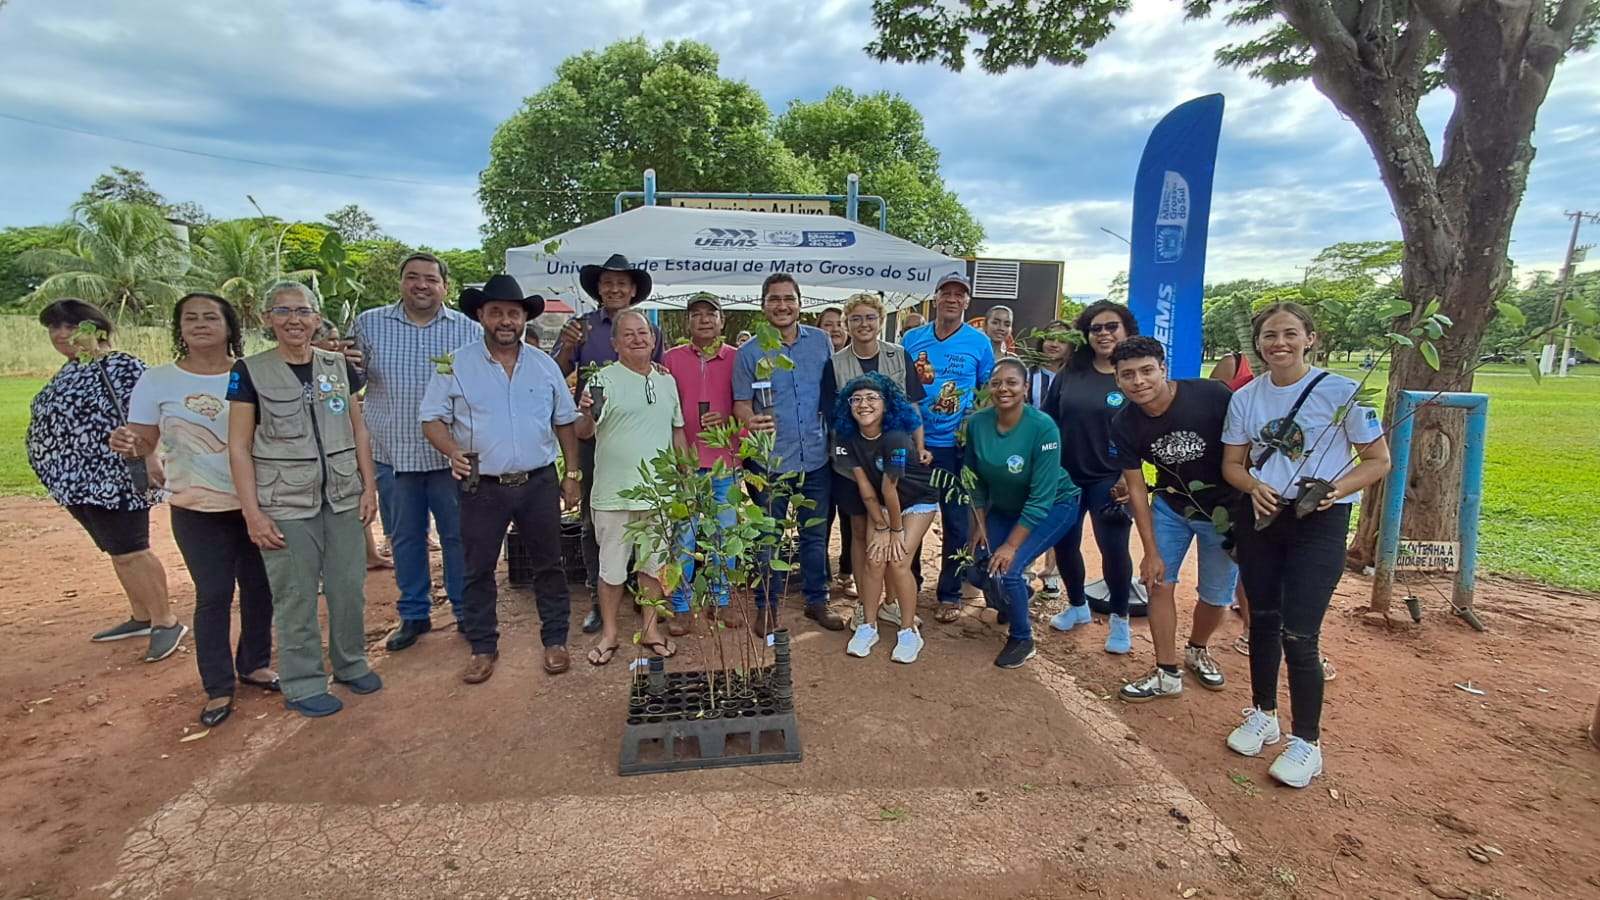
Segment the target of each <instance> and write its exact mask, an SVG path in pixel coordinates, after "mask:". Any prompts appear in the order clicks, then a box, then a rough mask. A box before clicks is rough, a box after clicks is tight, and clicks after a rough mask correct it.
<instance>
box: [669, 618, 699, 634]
mask: <svg viewBox="0 0 1600 900" xmlns="http://www.w3.org/2000/svg"><path fill="white" fill-rule="evenodd" d="M693 630H694V614H693V613H687V612H681V613H674V614H673V616H672V618H670V619H668V620H667V634H670V635H672V636H673V637H683V636H684V635H686V634H688V633H689V632H690V631H693Z"/></svg>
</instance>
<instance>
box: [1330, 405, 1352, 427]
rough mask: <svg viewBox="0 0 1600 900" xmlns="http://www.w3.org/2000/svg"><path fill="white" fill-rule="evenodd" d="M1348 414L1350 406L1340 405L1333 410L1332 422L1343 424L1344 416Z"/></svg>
mask: <svg viewBox="0 0 1600 900" xmlns="http://www.w3.org/2000/svg"><path fill="white" fill-rule="evenodd" d="M1348 415H1350V407H1348V406H1341V407H1339V408H1338V409H1336V410H1334V411H1333V424H1335V425H1343V424H1344V420H1345V417H1346V416H1348Z"/></svg>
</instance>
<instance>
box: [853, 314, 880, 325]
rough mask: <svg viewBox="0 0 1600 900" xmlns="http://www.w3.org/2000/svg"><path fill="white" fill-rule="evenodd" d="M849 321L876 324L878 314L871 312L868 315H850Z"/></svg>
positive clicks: (858, 323)
mask: <svg viewBox="0 0 1600 900" xmlns="http://www.w3.org/2000/svg"><path fill="white" fill-rule="evenodd" d="M849 322H850V324H851V325H876V324H878V314H877V313H873V314H872V315H870V316H851V317H850V319H849Z"/></svg>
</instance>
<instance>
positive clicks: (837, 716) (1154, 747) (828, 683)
mask: <svg viewBox="0 0 1600 900" xmlns="http://www.w3.org/2000/svg"><path fill="white" fill-rule="evenodd" d="M153 524H154V525H155V528H154V531H155V534H154V535H153V539H154V544H155V546H156V547H157V548H158V550H159V552H160V553H161V555H162V556H163V558H164V559H165V560H166V562H167V563H168V566H169V575H170V578H171V581H172V589H173V594H174V597H175V598H179V607H180V609H181V610H187V609H189V608H190V607H191V606H192V599H191V598H192V589H191V587H190V586H189V583H188V581H187V575H186V573H185V572H184V570H183V568H182V566H181V564H180V562H179V560H178V557H177V552H176V549H175V548H174V547H173V546H172V544H171V542H170V537H169V536H168V531H167V528H166V526H165V516H164V514H161V513H158V514H157V515H156V516H155V517H154V519H153ZM0 548H3V550H4V551H5V553H6V555H7V558H9V559H11V560H12V565H10V566H8V567H6V568H5V569H4V570H3V571H0V628H3V629H4V633H7V634H10V635H13V636H15V637H16V638H19V640H18V641H17V645H18V650H19V652H15V653H12V654H8V655H7V656H5V657H4V658H0V700H3V701H4V704H5V705H4V708H3V712H0V809H5V810H7V815H6V816H5V817H4V819H3V820H0V898H7V900H9V898H21V897H37V898H44V897H76V896H120V897H130V898H131V897H147V896H158V895H159V896H162V897H184V896H194V897H202V896H216V895H221V894H244V895H248V896H253V897H264V898H276V897H284V898H287V897H291V896H293V897H302V896H319V895H330V896H331V895H335V894H338V895H343V896H350V897H368V896H370V897H434V896H452V897H498V896H529V897H546V896H548V897H569V896H718V897H724V896H760V897H770V896H784V897H807V896H816V897H824V896H867V895H869V894H870V895H872V896H876V897H891V896H908V897H909V896H917V897H924V896H935V897H938V896H948V897H964V898H968V897H974V896H1027V897H1058V896H1080V895H1084V896H1125V897H1153V896H1171V897H1182V896H1184V893H1185V892H1186V891H1188V890H1189V889H1190V888H1197V889H1198V890H1197V893H1196V894H1195V895H1194V896H1317V895H1321V894H1327V895H1329V896H1363V897H1364V896H1379V897H1386V896H1421V897H1428V896H1442V897H1492V896H1539V897H1556V896H1560V897H1582V896H1600V861H1597V858H1596V857H1595V855H1594V852H1593V848H1594V847H1595V846H1597V845H1600V754H1597V753H1595V752H1594V751H1593V750H1592V749H1590V748H1589V745H1588V744H1587V742H1586V741H1585V740H1584V738H1583V735H1582V727H1583V725H1584V724H1585V723H1586V721H1587V712H1588V709H1589V706H1590V705H1591V704H1592V703H1593V699H1594V691H1595V688H1596V681H1597V679H1596V678H1595V676H1594V675H1593V673H1594V672H1595V671H1597V664H1600V648H1597V645H1596V644H1597V642H1596V641H1595V640H1594V637H1593V636H1594V634H1595V631H1596V626H1597V625H1600V604H1597V603H1596V601H1595V600H1594V599H1593V598H1588V597H1577V596H1571V595H1564V594H1560V593H1557V592H1550V591H1546V590H1543V589H1537V588H1527V587H1524V586H1518V585H1508V584H1501V583H1496V584H1493V585H1486V586H1484V588H1483V589H1481V590H1480V601H1479V602H1480V608H1481V609H1482V610H1483V611H1484V618H1485V619H1486V621H1487V622H1488V624H1489V626H1490V628H1491V632H1490V633H1488V634H1484V635H1478V634H1474V633H1472V632H1471V631H1470V630H1468V629H1467V628H1466V627H1465V625H1464V624H1462V623H1460V622H1459V621H1457V620H1455V619H1453V618H1450V617H1448V616H1447V614H1446V611H1445V609H1444V607H1443V605H1442V603H1440V602H1439V601H1438V599H1437V595H1435V594H1433V593H1432V592H1431V591H1425V592H1423V593H1425V595H1426V598H1432V599H1426V598H1425V602H1426V604H1427V606H1428V617H1427V619H1426V620H1425V621H1424V623H1423V624H1422V625H1421V626H1412V625H1410V623H1409V620H1407V621H1406V624H1405V626H1404V627H1399V626H1398V624H1397V626H1396V629H1395V630H1394V631H1387V630H1384V629H1382V628H1379V627H1375V626H1373V625H1370V624H1363V623H1362V622H1361V620H1360V619H1358V618H1355V617H1352V616H1350V615H1347V614H1344V613H1343V612H1337V613H1335V614H1333V615H1331V616H1330V621H1329V624H1328V628H1327V631H1326V640H1325V646H1326V647H1327V649H1328V652H1329V653H1330V655H1331V656H1332V657H1333V658H1334V660H1335V661H1336V662H1337V664H1338V666H1339V677H1338V680H1336V681H1335V682H1333V683H1332V684H1330V685H1329V695H1328V712H1327V715H1326V718H1325V730H1326V732H1327V739H1326V742H1327V746H1328V750H1327V752H1328V765H1329V775H1328V777H1326V778H1324V779H1322V780H1320V781H1318V782H1317V783H1316V784H1315V785H1314V786H1313V787H1312V788H1311V789H1308V790H1306V791H1301V792H1293V791H1288V790H1286V789H1281V788H1277V787H1275V786H1273V785H1272V783H1271V782H1270V781H1269V780H1268V779H1267V778H1266V775H1265V770H1266V765H1267V761H1268V760H1267V759H1262V760H1247V759H1243V758H1241V757H1237V756H1234V755H1232V754H1230V753H1229V752H1228V751H1227V750H1226V749H1225V748H1224V747H1223V745H1222V739H1223V737H1224V736H1225V735H1226V733H1227V730H1228V729H1229V728H1231V727H1232V725H1233V724H1235V723H1236V721H1237V711H1238V709H1239V707H1241V706H1244V705H1246V704H1247V703H1248V691H1247V689H1246V683H1247V681H1248V676H1247V673H1246V671H1245V660H1244V657H1242V656H1236V655H1234V654H1232V653H1229V652H1221V651H1220V649H1219V659H1220V660H1221V662H1222V664H1223V665H1224V667H1225V670H1226V671H1227V674H1228V676H1229V678H1230V685H1229V687H1228V688H1227V689H1226V690H1225V691H1223V692H1220V693H1217V694H1212V693H1208V692H1205V691H1201V690H1198V689H1194V687H1193V685H1192V684H1191V685H1190V690H1189V691H1188V692H1186V693H1185V695H1184V696H1183V697H1182V698H1180V699H1178V700H1174V701H1162V702H1158V703H1154V704H1148V705H1145V706H1143V707H1127V706H1124V705H1123V704H1121V703H1119V702H1117V701H1115V700H1114V699H1104V698H1105V697H1106V696H1107V695H1109V694H1112V693H1114V692H1115V689H1116V688H1117V687H1119V686H1120V685H1121V683H1122V682H1123V681H1125V680H1127V679H1128V678H1131V677H1133V676H1135V675H1137V674H1140V673H1141V672H1142V671H1144V670H1145V669H1146V668H1148V666H1149V665H1150V664H1151V652H1150V645H1149V642H1148V640H1147V638H1145V637H1144V636H1143V635H1141V634H1140V632H1142V631H1143V627H1142V625H1141V624H1139V623H1136V625H1135V634H1136V641H1135V651H1134V655H1133V657H1132V658H1131V659H1124V658H1117V657H1111V656H1107V655H1106V654H1104V653H1103V652H1101V650H1100V649H1099V645H1100V643H1101V642H1102V641H1103V639H1104V626H1103V625H1101V624H1096V625H1095V626H1092V627H1091V629H1090V630H1089V632H1088V633H1087V634H1084V635H1067V636H1062V635H1045V636H1044V637H1043V641H1042V646H1043V648H1044V649H1043V652H1042V654H1041V657H1040V659H1039V660H1036V662H1035V663H1030V664H1029V666H1028V667H1027V668H1025V669H1024V670H1022V671H1021V672H1002V671H1000V670H996V669H994V668H993V667H992V666H990V665H989V661H990V659H991V658H992V656H993V654H994V652H995V651H996V650H997V648H998V645H999V642H1000V640H1001V638H1000V632H999V631H998V630H997V629H995V628H993V627H992V626H987V625H984V624H982V623H981V622H980V621H979V620H977V619H975V618H966V619H963V621H962V622H961V623H960V624H959V625H957V626H953V627H952V626H940V625H937V624H933V623H931V621H930V623H929V624H928V625H927V626H926V627H925V629H924V633H925V635H926V636H927V638H928V647H927V650H926V651H925V654H926V655H925V657H924V659H923V660H922V661H921V662H919V663H918V664H917V665H915V666H912V667H902V666H895V665H893V664H892V663H890V662H889V661H888V659H887V656H888V650H887V645H885V646H880V648H879V650H880V651H882V652H881V653H879V654H875V655H874V657H873V658H872V659H869V660H865V661H858V660H853V659H848V658H847V657H845V656H844V654H843V653H842V652H841V649H842V644H843V640H844V639H843V637H842V636H840V635H835V634H830V633H823V632H819V631H815V630H812V629H809V628H807V627H805V626H806V625H809V623H805V622H804V621H803V620H801V619H800V618H799V617H798V616H795V615H791V616H790V623H789V624H791V625H792V626H794V627H796V628H797V631H796V639H795V658H796V672H797V677H796V702H797V706H798V707H799V709H800V712H801V718H800V722H801V735H802V741H803V744H804V749H805V761H804V762H803V763H801V764H799V765H793V766H766V767H754V768H743V769H728V770H720V771H711V772H697V773H687V774H680V775H675V776H644V777H636V778H618V777H617V776H616V775H615V771H616V760H617V752H618V747H619V744H620V735H621V731H622V722H621V716H620V702H621V699H620V698H621V693H622V690H623V687H622V685H623V683H624V680H625V679H626V677H627V676H626V674H625V672H624V671H623V669H622V668H621V667H620V666H617V665H615V664H614V665H613V666H612V667H611V668H609V669H604V670H596V669H591V668H590V667H589V666H587V665H584V664H583V663H582V662H581V660H579V661H578V666H577V668H575V670H574V671H573V672H572V673H570V674H568V675H564V676H561V677H559V678H549V677H547V676H545V675H544V674H543V673H542V672H541V671H539V667H538V664H537V660H536V658H535V656H534V647H535V646H536V644H537V640H536V635H535V631H536V629H535V623H534V621H533V619H532V614H531V607H532V602H531V597H530V596H528V595H526V594H521V593H516V594H513V595H510V596H509V598H508V599H507V600H506V601H505V602H504V613H505V623H504V625H503V631H504V634H505V637H504V638H503V643H502V652H503V656H502V663H501V666H500V669H499V670H498V671H497V673H496V675H495V678H494V679H493V680H492V681H491V682H489V683H488V684H486V685H483V686H481V687H468V686H466V685H463V684H461V683H460V682H459V680H458V678H457V673H458V669H459V666H460V665H461V663H462V662H463V660H464V654H465V649H464V647H463V646H462V645H461V644H460V643H459V641H458V640H457V639H456V638H455V637H454V636H453V635H451V634H448V633H435V634H433V635H430V636H429V637H427V638H424V639H423V641H422V643H421V644H419V645H418V646H417V647H416V648H414V649H412V650H409V651H406V652H405V653H403V654H399V655H396V656H394V657H384V656H383V654H381V653H379V654H376V655H375V659H376V661H377V665H378V667H379V671H380V672H381V673H382V674H383V675H384V677H385V679H386V682H387V687H386V689H385V690H384V691H383V692H381V693H379V694H376V695H373V696H371V697H362V698H356V699H355V700H354V701H352V702H350V703H349V704H348V707H347V709H346V711H345V712H344V713H341V714H340V715H339V716H337V717H334V718H333V719H328V720H322V721H317V722H307V721H306V720H303V719H300V718H299V717H296V716H291V715H289V714H287V713H285V712H284V711H283V708H282V705H281V703H280V702H279V700H278V698H276V697H275V696H269V695H266V694H265V693H263V692H260V691H257V690H254V689H250V690H247V691H246V692H244V693H242V694H241V698H240V704H239V708H238V710H237V711H236V712H235V714H234V716H233V718H232V719H231V720H230V721H229V722H228V723H226V724H225V725H223V726H221V727H220V728H218V729H216V730H214V731H213V732H211V733H210V734H209V735H207V736H206V737H205V738H203V739H199V740H194V741H190V742H181V738H183V737H185V736H186V729H187V733H188V734H193V733H196V732H198V731H199V728H198V726H194V725H193V724H192V723H193V722H194V716H195V714H196V713H197V711H198V709H199V706H200V704H201V702H203V698H202V697H201V694H200V691H199V685H198V679H197V677H196V675H195V672H194V667H193V663H192V658H191V657H189V656H187V655H183V656H180V657H175V658H174V659H172V660H168V661H166V662H164V663H160V664H156V665H150V666H147V665H144V664H143V663H141V662H139V661H138V657H139V654H140V652H141V651H142V648H141V647H135V646H132V645H133V644H136V643H139V642H136V641H130V642H124V643H123V644H110V645H96V644H91V643H89V642H88V641H87V639H86V636H87V634H88V633H90V632H91V631H93V630H95V628H97V627H99V626H101V625H103V624H105V623H107V622H110V621H113V620H115V619H116V618H118V616H120V615H121V614H122V613H123V611H124V610H125V606H123V601H122V599H121V596H120V593H119V592H118V590H117V588H116V585H115V580H114V578H113V577H112V575H111V572H110V567H109V566H108V565H107V564H105V562H104V561H103V560H102V559H100V558H98V557H95V556H93V555H92V554H91V553H90V552H89V550H88V543H87V539H86V538H85V537H84V536H83V535H82V534H81V532H80V531H79V530H78V529H77V527H76V525H74V524H73V523H72V522H71V520H70V519H69V518H68V517H67V516H66V515H65V514H63V513H61V512H60V511H59V510H58V509H56V508H55V507H54V506H53V505H52V504H49V503H48V502H42V501H33V500H22V499H14V500H4V501H0ZM1365 590H1366V584H1365V582H1364V580H1362V579H1359V578H1349V579H1347V580H1346V587H1345V591H1344V592H1343V593H1342V594H1341V596H1340V598H1339V599H1338V600H1337V601H1336V605H1338V606H1340V607H1342V608H1344V609H1351V608H1355V607H1357V606H1359V605H1362V603H1363V601H1364V595H1365ZM1186 593H1187V591H1186V590H1180V603H1181V604H1184V603H1186V602H1192V601H1185V600H1184V599H1183V598H1184V597H1185V595H1186ZM368 596H369V616H368V622H369V626H371V630H372V631H373V632H377V631H379V630H381V628H382V627H384V626H385V625H387V624H389V623H392V621H393V612H392V610H393V599H394V588H393V582H392V578H391V577H390V576H389V575H388V573H377V574H376V575H374V577H373V578H371V579H369V584H368ZM1190 596H1191V597H1192V595H1190ZM580 612H581V611H580ZM927 618H931V617H927ZM796 622H800V623H801V624H799V625H795V623H796ZM575 631H576V630H575ZM1237 633H1238V625H1237V624H1235V623H1232V622H1230V623H1229V624H1228V625H1226V626H1225V630H1224V634H1223V635H1222V636H1221V637H1219V639H1218V641H1217V642H1216V643H1217V644H1218V645H1224V644H1226V643H1229V642H1231V641H1232V639H1233V637H1234V636H1235V635H1236V634H1237ZM690 652H691V653H692V652H693V651H692V648H691V650H690ZM687 664H688V663H687V661H684V662H680V663H679V665H687ZM1469 678H1470V679H1472V681H1473V684H1474V685H1475V686H1480V687H1482V688H1484V689H1486V690H1487V691H1488V693H1487V694H1485V695H1481V696H1480V695H1473V694H1468V693H1465V692H1463V691H1460V690H1457V689H1456V688H1454V687H1453V686H1452V684H1453V683H1454V682H1461V683H1466V681H1467V679H1469ZM41 701H44V702H41ZM1484 845H1488V846H1489V847H1491V848H1493V850H1492V851H1491V850H1477V852H1479V853H1480V854H1481V855H1483V856H1484V857H1485V858H1487V859H1489V860H1490V861H1489V862H1488V863H1487V864H1484V863H1480V862H1476V861H1474V860H1473V859H1472V858H1471V857H1470V856H1468V849H1469V848H1474V849H1476V848H1479V847H1482V846H1484ZM1493 851H1499V852H1493ZM1424 882H1426V884H1427V885H1431V886H1432V888H1431V890H1430V889H1429V888H1428V887H1426V886H1425V884H1424ZM1497 892H1498V893H1497Z"/></svg>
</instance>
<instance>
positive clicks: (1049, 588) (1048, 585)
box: [1039, 575, 1061, 600]
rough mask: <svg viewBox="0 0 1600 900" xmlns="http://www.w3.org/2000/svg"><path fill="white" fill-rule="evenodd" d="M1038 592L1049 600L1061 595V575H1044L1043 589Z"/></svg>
mask: <svg viewBox="0 0 1600 900" xmlns="http://www.w3.org/2000/svg"><path fill="white" fill-rule="evenodd" d="M1039 593H1040V594H1041V595H1043V596H1044V597H1045V598H1046V599H1049V600H1054V599H1056V598H1057V597H1060V596H1061V576H1060V575H1046V576H1044V589H1043V590H1041V591H1040V592H1039Z"/></svg>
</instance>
